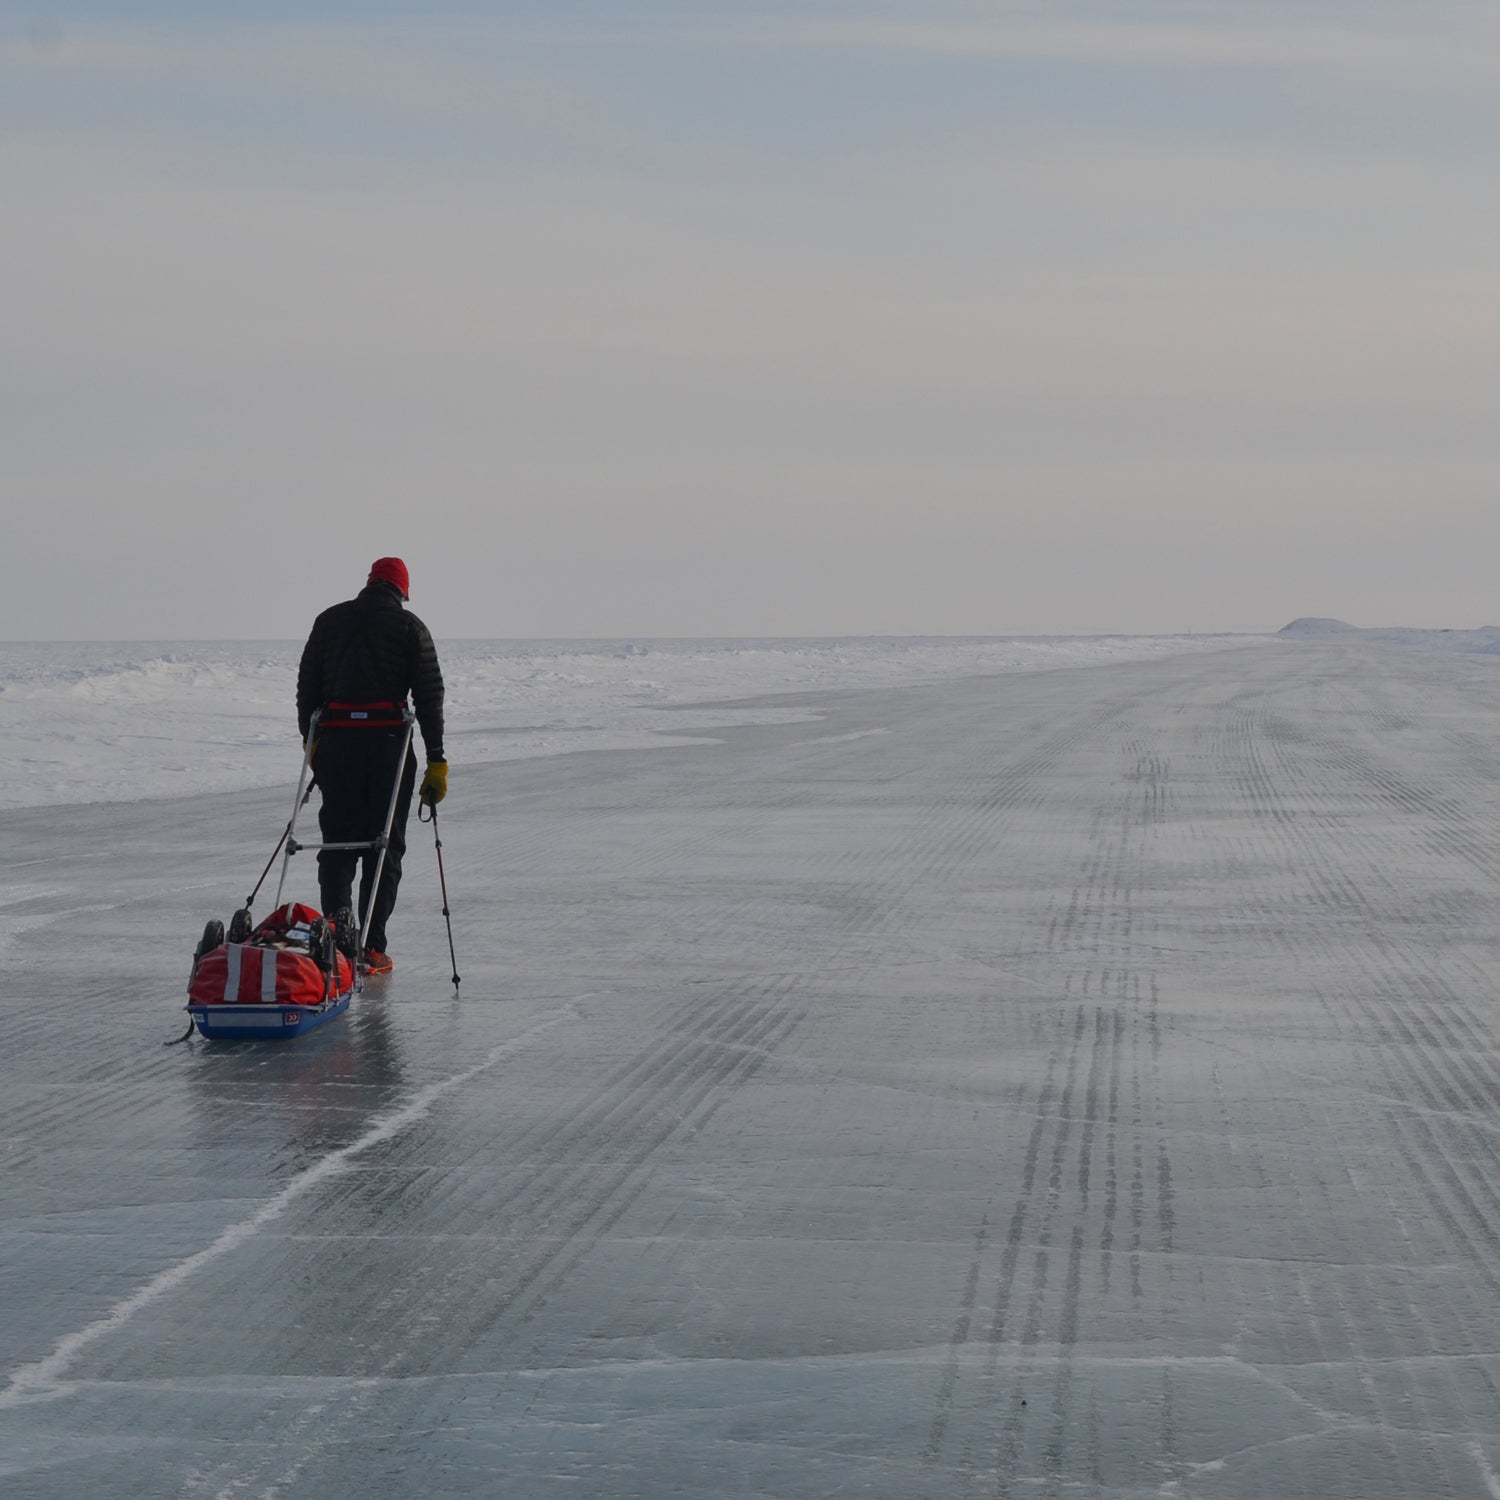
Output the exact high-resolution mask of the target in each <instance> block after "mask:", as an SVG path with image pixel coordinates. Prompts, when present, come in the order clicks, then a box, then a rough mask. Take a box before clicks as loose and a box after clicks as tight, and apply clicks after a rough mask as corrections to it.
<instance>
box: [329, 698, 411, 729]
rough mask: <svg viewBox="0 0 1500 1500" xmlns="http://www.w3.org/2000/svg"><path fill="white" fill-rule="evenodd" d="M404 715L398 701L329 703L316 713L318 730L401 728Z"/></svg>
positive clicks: (404, 720)
mask: <svg viewBox="0 0 1500 1500" xmlns="http://www.w3.org/2000/svg"><path fill="white" fill-rule="evenodd" d="M405 724H406V716H405V714H404V713H403V712H402V707H401V705H400V704H399V703H338V702H334V703H329V704H326V705H325V706H324V708H323V711H322V712H321V713H320V714H319V715H318V732H319V733H320V734H321V733H322V731H323V730H325V729H401V728H403V727H404V726H405Z"/></svg>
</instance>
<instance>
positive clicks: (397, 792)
mask: <svg viewBox="0 0 1500 1500" xmlns="http://www.w3.org/2000/svg"><path fill="white" fill-rule="evenodd" d="M401 717H402V718H403V719H405V720H406V734H405V735H404V736H403V738H402V740H401V753H400V755H398V756H397V757H396V775H395V779H394V780H393V781H392V782H391V801H390V805H389V806H388V807H387V808H386V810H385V827H384V829H382V830H381V834H380V839H379V843H380V857H379V858H378V859H377V860H376V861H375V878H374V879H373V880H372V881H371V882H370V900H369V904H368V905H367V906H366V907H365V910H364V915H363V916H362V917H361V918H360V922H359V951H360V952H361V953H363V952H364V951H365V942H366V940H367V939H368V938H369V936H370V919H371V918H372V917H373V916H374V915H375V903H376V902H377V901H378V900H379V899H380V877H381V876H382V875H383V874H384V873H385V854H386V850H387V849H388V848H390V843H391V828H392V826H393V825H394V824H395V821H396V804H397V802H399V801H400V800H401V782H402V778H403V777H405V775H406V757H407V756H408V755H410V754H411V739H412V733H413V729H414V725H413V723H412V713H411V709H410V708H409V707H406V706H405V705H403V706H402V709H401ZM325 847H327V846H325ZM366 847H368V845H367V846H366Z"/></svg>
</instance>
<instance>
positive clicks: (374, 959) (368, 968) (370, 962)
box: [364, 948, 396, 974]
mask: <svg viewBox="0 0 1500 1500" xmlns="http://www.w3.org/2000/svg"><path fill="white" fill-rule="evenodd" d="M395 967H396V966H395V964H393V963H392V962H391V956H390V954H389V953H382V952H381V951H380V949H379V948H366V949H365V959H364V968H365V973H366V974H389V973H390V972H391V970H392V969H394V968H395Z"/></svg>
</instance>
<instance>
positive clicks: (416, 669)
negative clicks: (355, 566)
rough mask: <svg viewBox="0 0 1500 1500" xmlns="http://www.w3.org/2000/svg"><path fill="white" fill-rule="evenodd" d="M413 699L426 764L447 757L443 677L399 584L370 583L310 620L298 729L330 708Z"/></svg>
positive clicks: (304, 732)
mask: <svg viewBox="0 0 1500 1500" xmlns="http://www.w3.org/2000/svg"><path fill="white" fill-rule="evenodd" d="M408 693H410V694H411V702H412V707H413V708H414V709H415V710H416V714H417V723H418V724H419V725H420V726H421V729H422V741H423V743H424V744H425V745H426V746H427V758H428V759H429V760H442V759H443V673H442V669H441V668H440V667H439V666H438V659H437V648H436V647H435V646H434V645H433V644H432V636H431V634H430V633H429V631H428V629H427V627H426V626H425V625H424V624H423V623H422V622H421V621H420V620H419V619H418V618H417V617H416V616H415V615H414V614H409V613H408V612H407V611H406V610H405V609H403V608H402V603H401V590H400V589H398V588H396V587H395V585H394V584H389V583H385V582H378V581H377V582H375V583H369V584H366V585H365V587H364V588H363V589H361V590H360V592H359V594H358V596H357V597H355V598H353V599H346V600H345V601H344V602H343V603H342V604H335V605H334V606H333V607H332V608H331V609H325V610H324V611H323V613H322V614H320V615H319V616H318V618H317V619H316V620H314V621H313V628H312V633H311V634H310V635H309V636H308V638H307V645H306V646H304V647H303V648H302V663H301V665H300V666H299V667H298V668H297V727H298V729H300V730H301V731H302V738H303V739H304V740H305V739H306V738H307V729H308V725H309V723H310V722H311V720H312V716H313V714H314V713H316V712H317V710H318V709H319V708H321V707H322V706H323V705H324V704H325V703H328V702H330V701H336V702H340V703H405V702H406V695H407V694H408Z"/></svg>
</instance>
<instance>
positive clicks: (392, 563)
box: [365, 557, 411, 599]
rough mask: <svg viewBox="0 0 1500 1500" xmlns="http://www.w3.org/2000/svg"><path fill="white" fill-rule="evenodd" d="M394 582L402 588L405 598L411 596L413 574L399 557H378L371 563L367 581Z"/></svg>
mask: <svg viewBox="0 0 1500 1500" xmlns="http://www.w3.org/2000/svg"><path fill="white" fill-rule="evenodd" d="M377 581H379V582H382V583H394V584H395V585H396V587H397V588H398V589H400V590H401V597H402V598H403V599H410V598H411V574H410V573H408V572H407V571H406V564H405V563H404V562H402V561H401V559H400V558H399V557H377V558H376V559H375V561H374V562H373V563H371V564H370V576H369V577H368V578H367V579H365V582H366V583H375V582H377Z"/></svg>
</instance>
